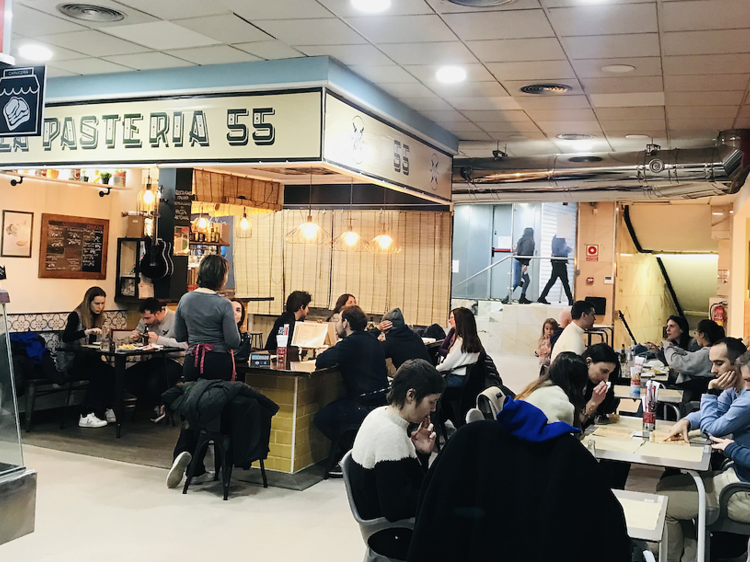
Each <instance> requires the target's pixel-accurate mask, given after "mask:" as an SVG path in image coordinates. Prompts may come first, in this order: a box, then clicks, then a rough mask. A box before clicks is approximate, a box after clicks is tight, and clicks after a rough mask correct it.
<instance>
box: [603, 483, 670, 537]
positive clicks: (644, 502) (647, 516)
mask: <svg viewBox="0 0 750 562" xmlns="http://www.w3.org/2000/svg"><path fill="white" fill-rule="evenodd" d="M612 492H613V493H614V495H615V497H616V498H617V499H618V500H619V501H620V504H621V505H622V510H623V512H624V513H625V522H626V523H627V526H628V536H629V537H630V538H631V539H640V540H643V541H651V542H659V541H661V540H662V536H663V534H664V519H665V518H666V516H667V501H668V498H667V497H666V496H660V495H657V494H644V493H642V492H631V491H626V490H612Z"/></svg>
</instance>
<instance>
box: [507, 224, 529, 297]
mask: <svg viewBox="0 0 750 562" xmlns="http://www.w3.org/2000/svg"><path fill="white" fill-rule="evenodd" d="M535 246H536V244H535V242H534V229H533V228H530V227H527V228H525V229H524V230H523V236H521V238H519V239H518V243H517V244H516V253H515V256H519V257H514V258H513V288H512V289H511V291H510V294H509V295H508V298H506V299H505V300H504V301H503V302H504V303H505V304H510V303H512V302H513V293H514V292H515V290H516V288H517V287H521V298H520V299H518V302H519V304H531V301H530V300H529V299H527V298H526V291H527V290H528V288H529V285H530V284H531V277H529V274H528V269H529V263H530V262H531V259H530V257H531V256H533V255H534V250H535Z"/></svg>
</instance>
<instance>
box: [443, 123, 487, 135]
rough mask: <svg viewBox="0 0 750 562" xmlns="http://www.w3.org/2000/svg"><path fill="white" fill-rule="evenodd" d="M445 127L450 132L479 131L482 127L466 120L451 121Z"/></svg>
mask: <svg viewBox="0 0 750 562" xmlns="http://www.w3.org/2000/svg"><path fill="white" fill-rule="evenodd" d="M445 128H446V129H448V130H449V131H450V132H451V133H481V132H482V129H480V128H479V127H477V126H476V125H475V124H474V123H470V122H468V121H467V122H466V123H451V124H450V125H445Z"/></svg>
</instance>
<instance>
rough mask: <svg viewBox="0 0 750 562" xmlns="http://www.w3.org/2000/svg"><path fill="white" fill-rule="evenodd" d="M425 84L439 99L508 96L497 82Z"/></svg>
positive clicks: (426, 82)
mask: <svg viewBox="0 0 750 562" xmlns="http://www.w3.org/2000/svg"><path fill="white" fill-rule="evenodd" d="M425 84H426V85H427V86H428V87H429V88H430V89H431V90H432V91H433V92H435V93H436V94H438V95H439V96H441V97H444V98H448V97H464V98H468V97H504V96H507V95H508V92H506V91H505V88H503V87H502V86H501V85H500V84H498V83H497V82H460V83H458V84H441V83H439V82H428V81H425Z"/></svg>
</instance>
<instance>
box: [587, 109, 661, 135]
mask: <svg viewBox="0 0 750 562" xmlns="http://www.w3.org/2000/svg"><path fill="white" fill-rule="evenodd" d="M596 114H597V115H598V116H599V120H600V121H602V122H606V121H628V120H634V119H652V120H661V121H662V122H663V121H664V107H663V106H653V107H600V108H598V109H597V110H596ZM605 129H606V127H605Z"/></svg>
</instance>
